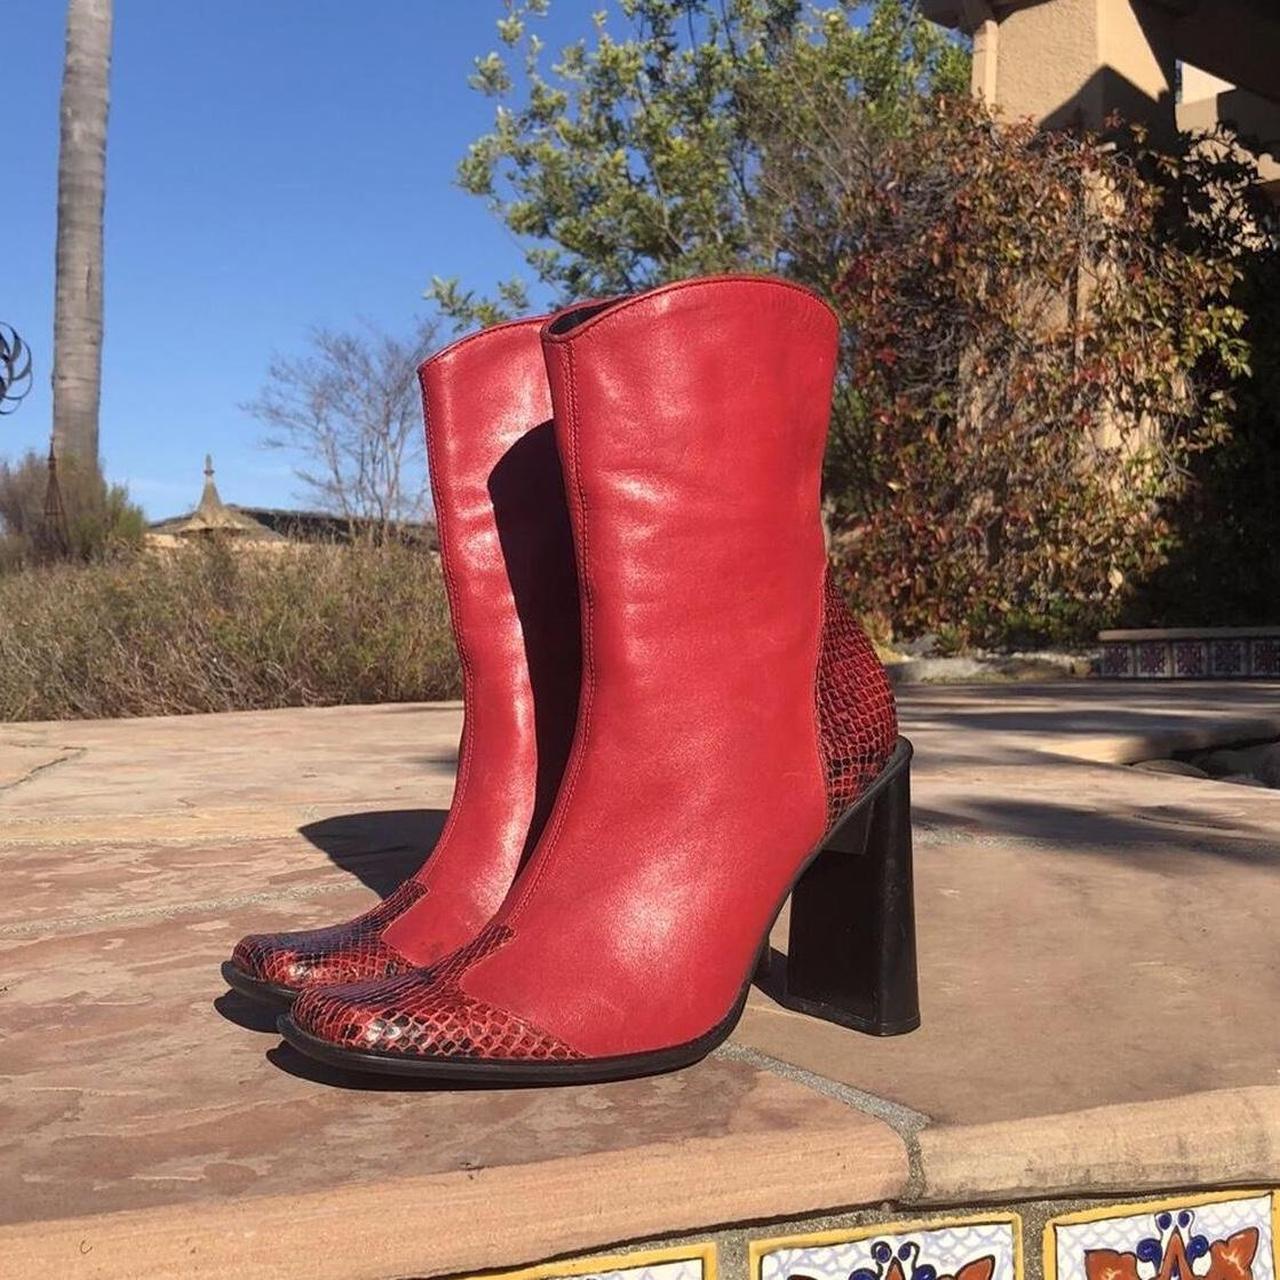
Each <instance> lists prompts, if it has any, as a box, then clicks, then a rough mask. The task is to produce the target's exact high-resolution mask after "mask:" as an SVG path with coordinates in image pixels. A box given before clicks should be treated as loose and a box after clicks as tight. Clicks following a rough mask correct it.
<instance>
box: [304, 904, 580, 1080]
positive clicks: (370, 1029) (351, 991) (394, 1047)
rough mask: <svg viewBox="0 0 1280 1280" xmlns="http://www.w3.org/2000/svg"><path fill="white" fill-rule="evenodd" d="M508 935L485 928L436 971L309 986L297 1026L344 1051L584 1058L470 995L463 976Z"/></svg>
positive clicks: (499, 928)
mask: <svg viewBox="0 0 1280 1280" xmlns="http://www.w3.org/2000/svg"><path fill="white" fill-rule="evenodd" d="M509 936H510V931H509V930H508V929H506V928H504V927H503V926H501V925H495V924H491V925H488V926H486V927H485V928H484V929H483V930H482V931H481V932H480V933H479V934H478V935H477V936H476V937H475V938H474V939H473V940H472V941H471V942H469V943H467V945H466V946H465V947H461V948H460V949H459V950H457V951H455V952H454V953H453V955H452V956H451V957H450V958H449V959H448V960H446V961H445V962H444V964H443V965H441V966H440V967H439V968H438V969H434V970H426V969H420V970H417V971H416V972H413V973H406V974H402V975H400V976H398V977H393V978H387V979H384V980H382V981H373V982H361V983H357V984H355V985H353V986H346V987H328V988H315V987H313V988H310V989H309V990H307V991H305V992H303V994H302V995H301V996H299V997H298V999H297V1001H296V1002H295V1003H294V1006H293V1010H292V1018H293V1021H294V1023H295V1025H296V1026H298V1027H299V1028H300V1029H301V1030H303V1031H305V1032H308V1033H309V1034H310V1035H313V1036H317V1037H319V1038H320V1039H321V1040H325V1041H327V1042H328V1043H330V1044H333V1045H336V1046H338V1047H340V1048H343V1049H351V1050H357V1051H363V1052H365V1053H396V1054H403V1055H405V1056H406V1057H418V1058H485V1059H490V1060H507V1061H510V1060H511V1059H527V1060H531V1061H547V1060H549V1059H569V1058H580V1057H582V1054H580V1053H579V1052H578V1051H577V1050H576V1049H573V1048H571V1047H570V1046H569V1045H567V1044H564V1043H563V1042H562V1041H560V1040H557V1039H555V1038H554V1037H553V1036H549V1035H547V1034H546V1033H545V1032H543V1031H540V1030H539V1029H538V1028H537V1027H535V1026H532V1025H531V1024H530V1023H528V1022H525V1021H524V1020H523V1019H522V1018H518V1017H516V1016H515V1015H514V1014H511V1013H507V1012H506V1011H505V1010H503V1009H498V1008H495V1007H494V1006H493V1005H490V1004H486V1003H485V1002H484V1001H482V1000H476V999H474V998H473V997H472V996H469V995H467V993H466V992H465V991H463V990H462V989H461V987H460V986H459V985H458V981H459V979H460V978H461V977H462V975H463V974H464V973H465V972H466V971H467V969H468V968H470V967H471V965H472V964H474V963H475V962H476V961H477V960H480V959H482V958H483V957H484V956H486V955H488V954H489V953H490V952H491V951H493V950H494V949H495V948H497V947H500V946H501V945H502V944H503V942H504V941H506V939H507V938H508V937H509Z"/></svg>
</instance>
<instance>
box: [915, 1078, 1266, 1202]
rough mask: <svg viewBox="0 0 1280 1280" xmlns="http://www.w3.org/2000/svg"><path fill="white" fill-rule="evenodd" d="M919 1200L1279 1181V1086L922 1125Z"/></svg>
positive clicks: (971, 1199)
mask: <svg viewBox="0 0 1280 1280" xmlns="http://www.w3.org/2000/svg"><path fill="white" fill-rule="evenodd" d="M919 1157H920V1163H921V1173H922V1179H923V1181H922V1189H921V1191H920V1195H919V1201H920V1202H921V1203H923V1204H955V1203H961V1204H964V1203H973V1202H975V1201H984V1202H986V1201H990V1200H1006V1199H1007V1200H1020V1199H1026V1198H1031V1197H1041V1196H1063V1195H1075V1194H1079V1193H1080V1191H1081V1190H1082V1189H1085V1190H1087V1191H1088V1192H1089V1194H1090V1195H1109V1194H1119V1193H1125V1194H1128V1193H1130V1192H1137V1193H1142V1192H1146V1191H1158V1190H1164V1189H1166V1188H1168V1187H1199V1186H1213V1187H1221V1186H1252V1185H1254V1184H1262V1183H1272V1182H1280V1086H1274V1085H1272V1086H1258V1087H1255V1088H1248V1089H1219V1090H1213V1091H1211V1092H1209V1093H1199V1094H1188V1095H1186V1096H1184V1097H1181V1098H1167V1099H1164V1100H1161V1101H1158V1102H1141V1103H1128V1104H1124V1105H1118V1106H1108V1107H1096V1108H1093V1109H1090V1110H1086V1111H1076V1112H1070V1113H1067V1114H1064V1115H1051V1116H1034V1117H1031V1118H1029V1119H1026V1120H1004V1121H996V1122H993V1123H989V1124H973V1125H944V1126H939V1127H930V1128H926V1129H924V1130H923V1131H922V1132H921V1134H920V1135H919Z"/></svg>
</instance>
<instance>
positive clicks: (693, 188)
mask: <svg viewBox="0 0 1280 1280" xmlns="http://www.w3.org/2000/svg"><path fill="white" fill-rule="evenodd" d="M548 6H549V0H506V2H505V4H504V16H503V17H502V19H501V20H500V21H499V23H498V35H499V38H500V40H501V45H502V47H501V49H500V50H498V51H495V52H492V53H490V54H488V55H486V56H485V57H483V58H480V59H478V60H477V63H476V71H475V74H474V76H473V77H472V84H473V86H474V87H475V88H476V89H478V90H479V91H480V92H482V93H484V94H486V95H487V96H489V97H491V98H493V99H494V100H495V101H496V103H497V114H496V119H495V122H494V127H493V129H492V131H491V132H489V133H488V134H486V135H485V136H484V137H482V138H480V139H479V140H478V141H477V142H475V143H474V144H473V145H472V147H471V148H470V150H469V152H468V154H467V156H466V157H465V159H464V160H463V161H462V164H461V166H460V168H459V174H458V176H459V180H460V182H461V184H462V186H463V187H464V188H465V189H466V190H467V191H470V192H472V193H473V194H475V195H477V196H481V197H483V198H484V199H485V200H486V201H487V202H488V204H489V206H490V208H491V209H492V210H493V212H494V213H495V214H496V215H497V216H498V218H499V219H500V220H501V221H502V222H503V223H504V224H505V225H506V226H507V227H508V228H509V229H510V230H511V231H512V232H513V233H514V234H515V235H516V236H517V237H519V238H520V240H521V241H522V243H524V244H526V245H527V246H528V248H527V251H526V259H527V261H528V264H529V267H530V268H531V270H532V272H533V275H534V277H535V278H536V280H537V281H538V283H539V284H540V285H542V286H544V288H549V289H550V291H551V292H552V294H553V295H554V297H555V298H556V299H557V300H559V301H563V300H568V299H572V298H577V297H584V296H598V295H608V294H611V293H620V292H629V291H632V290H636V289H643V288H647V287H649V286H652V285H654V284H658V283H661V282H663V281H665V280H670V279H675V278H679V277H684V276H691V275H700V274H705V273H708V272H715V271H725V270H777V269H779V268H780V267H782V265H783V263H782V261H781V255H782V249H781V247H780V245H779V243H778V240H777V237H776V234H775V228H774V227H773V225H772V223H771V221H770V219H768V218H767V217H764V216H762V213H761V210H760V195H761V192H760V156H761V135H762V129H763V127H764V126H765V125H766V124H769V127H770V129H773V128H775V127H776V124H772V123H769V122H776V119H777V117H779V116H783V117H785V118H787V119H789V120H790V121H792V122H793V124H799V122H801V121H803V120H804V118H805V116H806V114H807V113H809V112H811V111H812V110H813V104H814V101H815V98H814V95H813V94H812V93H810V92H809V89H810V88H811V87H812V86H814V85H824V86H825V85H830V84H837V85H839V86H840V89H841V92H842V93H844V94H846V95H847V96H848V97H849V98H851V99H858V100H860V101H863V102H866V103H868V104H869V105H870V107H871V109H872V110H874V111H876V112H877V113H878V114H879V115H880V116H882V117H883V118H885V119H886V120H892V119H895V118H899V119H901V118H904V117H906V116H907V115H909V113H910V112H911V111H912V110H914V106H915V103H916V102H917V101H918V100H919V98H920V97H921V94H922V93H928V92H932V91H934V90H954V89H956V88H958V87H959V86H961V85H963V84H966V83H967V79H968V65H967V63H968V57H967V54H966V53H965V51H964V50H963V49H962V48H960V47H959V46H958V45H956V44H955V43H954V42H953V41H951V40H950V39H949V38H948V37H946V36H945V35H944V34H943V33H942V32H941V31H939V30H938V29H937V28H935V27H933V26H932V25H931V24H929V23H927V22H925V21H923V19H921V18H920V17H919V15H918V14H917V12H916V11H915V9H914V6H912V5H911V4H908V3H903V0H878V2H877V3H876V4H874V5H872V6H870V11H869V13H868V12H867V10H868V6H866V5H860V4H856V3H848V2H846V3H838V4H833V5H830V6H825V7H816V6H809V5H805V4H802V3H800V0H618V3H617V5H616V6H615V9H614V10H613V11H612V12H605V11H602V12H600V13H598V14H596V15H595V16H594V18H593V25H594V34H593V36H592V38H591V39H590V40H588V39H585V38H584V39H581V40H578V41H576V42H574V43H572V44H570V45H569V46H567V47H566V48H565V49H563V50H562V51H561V52H560V54H559V57H558V58H556V59H555V60H554V61H552V62H551V63H550V64H549V65H548V60H547V53H546V48H545V44H544V41H543V40H542V38H541V37H540V36H539V35H538V30H537V28H538V26H539V22H540V20H541V19H542V18H544V17H545V16H546V14H547V11H548ZM859 16H862V17H864V18H865V19H866V21H865V22H862V23H859V22H856V21H855V19H856V18H858V17H859ZM618 17H620V18H621V20H622V25H623V26H624V28H625V31H624V33H623V34H620V35H619V34H615V32H614V30H613V22H614V20H615V19H616V18H618ZM429 296H431V297H432V298H434V300H435V301H436V303H437V304H438V305H439V306H440V308H441V309H442V310H443V311H444V313H445V314H446V315H448V316H449V317H450V318H452V319H453V320H454V321H455V323H457V324H458V325H459V326H466V325H471V324H476V323H492V322H494V321H495V320H498V319H501V318H504V317H505V316H507V315H510V314H512V313H514V312H518V311H520V310H522V309H524V308H526V307H527V305H528V297H527V290H526V287H525V285H524V284H523V283H522V282H521V281H517V280H513V281H508V282H506V283H505V284H503V285H502V286H501V287H500V289H499V291H498V295H497V296H496V297H494V298H483V297H477V296H476V295H475V294H474V293H472V292H468V291H466V290H465V289H464V288H463V287H462V286H461V285H460V284H459V282H458V281H456V280H442V279H436V280H434V281H433V282H432V285H431V289H430V290H429Z"/></svg>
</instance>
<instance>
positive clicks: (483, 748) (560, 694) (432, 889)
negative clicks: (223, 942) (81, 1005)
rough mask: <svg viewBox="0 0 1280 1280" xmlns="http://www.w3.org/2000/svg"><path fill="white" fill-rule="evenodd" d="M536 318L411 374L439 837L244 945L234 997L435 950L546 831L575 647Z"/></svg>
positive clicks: (233, 973) (399, 965) (573, 705)
mask: <svg viewBox="0 0 1280 1280" xmlns="http://www.w3.org/2000/svg"><path fill="white" fill-rule="evenodd" d="M544 320H545V317H541V316H539V317H535V318H532V319H529V320H522V321H519V322H516V323H514V324H506V325H499V326H497V327H495V328H492V329H487V330H484V331H483V332H481V333H478V334H474V335H472V336H471V337H468V338H464V339H463V340H461V341H460V342H457V343H454V344H453V345H452V346H450V347H447V348H446V349H445V350H444V351H442V352H440V353H439V354H437V355H435V356H433V357H432V358H431V359H429V360H427V361H426V362H425V363H424V364H423V365H422V367H421V369H420V370H419V377H420V379H421V382H422V398H423V408H424V412H425V416H426V421H427V450H428V462H429V465H430V473H431V486H432V492H433V494H434V497H435V509H436V524H437V529H438V532H439V538H440V559H441V566H442V569H443V573H444V579H445V585H446V589H447V591H448V596H449V611H450V617H451V619H452V623H453V631H454V637H455V639H456V641H457V646H458V653H459V656H460V658H461V661H462V671H463V681H464V698H465V705H466V715H465V720H464V726H463V731H462V741H461V744H460V747H459V756H458V759H459V764H458V780H457V786H456V788H455V791H454V797H453V804H452V806H451V807H450V810H449V816H448V819H447V821H446V822H445V826H444V830H443V831H442V833H441V835H440V839H439V841H438V843H437V845H436V847H435V850H434V852H433V853H432V854H431V856H430V857H429V858H428V859H427V861H426V863H425V864H424V866H423V867H422V868H421V869H420V870H419V871H418V872H417V874H415V875H414V876H413V877H412V878H410V879H409V880H407V881H405V883H404V884H402V885H401V886H400V888H399V889H397V890H396V891H395V893H393V894H392V895H391V896H390V897H389V898H387V899H386V901H384V902H382V903H381V904H380V905H379V906H377V907H375V908H374V909H373V910H372V911H369V912H367V913H366V914H364V915H362V916H360V917H359V918H358V919H355V920H352V921H349V922H348V923H345V924H339V925H334V926H332V927H330V928H325V929H312V930H306V931H303V932H299V933H275V934H251V935H250V936H249V937H247V938H243V939H241V941H240V943H239V944H238V945H237V946H236V948H235V952H234V954H233V955H232V958H231V959H230V960H229V961H228V962H226V963H225V964H224V965H223V966H222V973H223V977H224V978H225V979H226V981H227V983H228V984H229V985H230V986H231V987H233V988H234V989H235V990H237V991H240V992H242V993H243V994H245V995H249V996H253V997H255V998H259V999H268V1000H275V1001H284V1002H288V1001H289V1000H291V999H292V998H293V997H294V996H296V995H297V993H298V992H299V991H301V990H303V989H304V988H307V987H310V986H314V985H316V984H319V983H330V982H356V981H359V980H361V979H364V978H373V977H381V976H385V975H388V974H394V973H402V972H407V971H410V970H413V969H416V968H418V967H420V966H424V965H430V964H432V963H433V962H434V961H436V960H438V959H439V958H440V957H442V956H445V955H448V954H449V953H450V952H452V951H453V950H455V949H456V948H457V947H460V946H461V945H462V944H463V943H465V942H467V941H469V940H470V939H471V938H473V937H474V936H475V935H476V934H477V933H478V932H479V931H480V929H481V928H482V927H483V926H484V925H485V924H486V923H487V922H488V920H489V918H490V917H491V916H492V915H493V913H494V912H495V911H496V910H497V909H498V907H499V906H500V905H501V903H502V900H503V898H504V897H505V896H506V893H507V890H508V889H509V888H510V886H511V882H512V880H513V879H514V877H515V874H516V871H517V868H518V867H519V865H520V862H521V860H522V858H523V857H524V855H525V854H526V853H527V852H528V851H529V850H531V849H532V848H533V846H534V844H535V842H536V841H537V838H538V835H539V833H540V832H541V830H542V827H543V825H544V824H545V822H546V818H547V815H548V813H549V811H550V807H551V803H552V801H553V800H554V798H555V794H556V790H557V788H558V786H559V782H560V775H561V773H562V772H563V769H564V764H565V760H566V758H567V756H568V752H569V747H570V743H571V741H572V736H573V726H574V718H575V715H576V711H577V704H578V689H579V684H580V680H581V639H580V628H579V616H578V589H577V577H576V574H575V570H574V563H573V538H572V533H571V530H570V526H569V514H568V510H567V508H566V505H565V496H564V484H563V480H562V478H561V473H560V462H559V457H558V454H557V451H556V442H555V434H554V429H553V426H552V423H551V396H550V391H549V389H548V386H547V375H546V367H545V364H544V362H543V357H542V347H541V343H540V339H539V331H540V329H541V327H542V324H543V321H544Z"/></svg>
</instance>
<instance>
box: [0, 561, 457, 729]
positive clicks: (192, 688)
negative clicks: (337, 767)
mask: <svg viewBox="0 0 1280 1280" xmlns="http://www.w3.org/2000/svg"><path fill="white" fill-rule="evenodd" d="M460 689H461V680H460V676H459V670H458V663H457V659H456V655H455V652H454V646H453V639H452V635H451V633H450V630H449V619H448V608H447V602H446V597H445V590H444V584H443V582H442V580H441V575H440V571H439V569H438V567H437V565H436V563H435V561H434V559H433V557H432V556H430V555H429V554H427V553H425V552H423V551H421V550H416V549H413V548H410V547H405V546H403V545H400V544H388V545H385V546H370V545H359V546H355V547H347V546H332V547H328V546H325V547H318V546H297V547H288V548H286V549H284V550H281V551H275V552H270V551H262V552H246V551H236V550H235V549H234V548H233V547H231V546H229V545H227V544H226V543H223V542H214V543H207V544H203V545H201V546H197V547H192V548H184V549H182V550H179V551H175V552H163V553H156V554H139V555H134V556H129V557H116V558H114V559H110V560H105V561H99V562H96V563H90V564H67V563H63V564H55V565H48V566H43V567H39V566H36V567H28V568H24V569H21V570H19V571H17V572H13V573H8V574H3V575H0V720H59V719H87V718H96V717H101V716H143V715H174V714H182V713H189V712H201V711H241V710H252V709H263V708H270V707H297V706H329V705H336V704H339V703H373V702H409V701H418V700H428V699H438V698H451V697H457V696H458V695H459V691H460Z"/></svg>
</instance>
